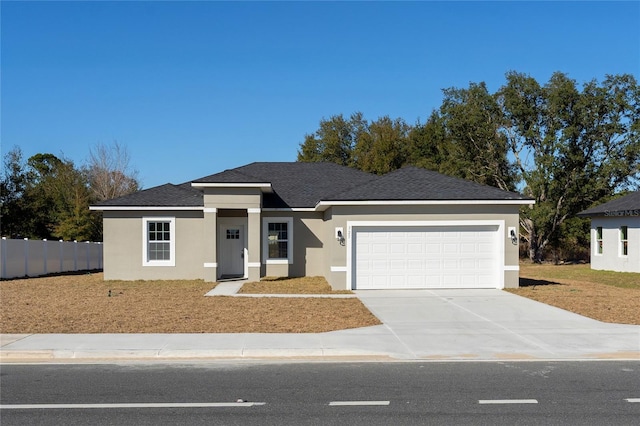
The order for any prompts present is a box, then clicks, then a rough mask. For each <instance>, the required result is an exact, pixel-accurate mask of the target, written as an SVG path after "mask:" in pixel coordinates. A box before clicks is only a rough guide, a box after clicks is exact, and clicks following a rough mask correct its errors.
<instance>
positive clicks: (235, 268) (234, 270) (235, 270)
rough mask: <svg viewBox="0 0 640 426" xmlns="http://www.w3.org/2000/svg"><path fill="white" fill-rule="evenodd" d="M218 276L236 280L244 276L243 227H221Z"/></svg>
mask: <svg viewBox="0 0 640 426" xmlns="http://www.w3.org/2000/svg"><path fill="white" fill-rule="evenodd" d="M221 231H222V235H221V237H222V238H221V240H222V241H221V244H220V254H219V258H220V276H221V277H222V278H238V277H242V276H244V226H242V225H224V226H222V227H221Z"/></svg>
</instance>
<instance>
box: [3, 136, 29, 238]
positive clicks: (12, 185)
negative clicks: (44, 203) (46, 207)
mask: <svg viewBox="0 0 640 426" xmlns="http://www.w3.org/2000/svg"><path fill="white" fill-rule="evenodd" d="M2 165H3V167H2V177H1V179H0V203H1V204H0V225H1V226H2V235H4V236H8V237H10V238H17V237H21V236H24V235H25V232H24V222H25V219H26V217H27V214H28V211H27V209H25V206H24V203H23V199H22V197H23V195H24V192H25V190H26V185H27V173H26V165H25V163H24V160H23V154H22V150H21V149H20V147H17V146H16V147H14V148H13V149H11V150H10V151H8V152H7V153H6V154H5V156H4V159H3V164H2Z"/></svg>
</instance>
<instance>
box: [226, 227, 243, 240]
mask: <svg viewBox="0 0 640 426" xmlns="http://www.w3.org/2000/svg"><path fill="white" fill-rule="evenodd" d="M239 239H240V230H239V229H227V240H239Z"/></svg>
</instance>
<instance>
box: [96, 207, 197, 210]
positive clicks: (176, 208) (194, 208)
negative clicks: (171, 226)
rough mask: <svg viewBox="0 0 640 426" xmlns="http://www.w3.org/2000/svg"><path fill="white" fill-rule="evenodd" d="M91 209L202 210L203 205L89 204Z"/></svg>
mask: <svg viewBox="0 0 640 426" xmlns="http://www.w3.org/2000/svg"><path fill="white" fill-rule="evenodd" d="M89 210H93V211H159V210H160V211H169V210H174V211H175V210H181V211H189V210H190V211H202V210H204V207H203V206H89Z"/></svg>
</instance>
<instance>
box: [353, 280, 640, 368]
mask: <svg viewBox="0 0 640 426" xmlns="http://www.w3.org/2000/svg"><path fill="white" fill-rule="evenodd" d="M355 293H356V295H357V297H358V298H359V299H360V300H361V301H362V302H363V303H364V304H365V306H367V308H369V310H370V311H371V312H372V313H373V314H374V315H376V316H377V317H378V318H379V319H380V320H381V321H382V322H383V323H384V326H385V327H387V328H388V329H389V331H390V332H391V333H392V334H393V335H394V336H395V338H396V339H397V344H398V347H399V348H402V351H403V352H404V351H406V352H407V353H408V354H409V356H410V357H411V358H414V359H514V358H515V359H590V358H593V359H595V358H598V359H603V358H604V359H607V358H611V359H640V326H637V325H620V324H608V323H603V322H600V321H596V320H593V319H590V318H586V317H583V316H581V315H577V314H574V313H571V312H568V311H565V310H563V309H559V308H555V307H552V306H549V305H545V304H543V303H539V302H536V301H533V300H530V299H526V298H523V297H520V296H516V295H514V294H511V293H508V292H505V291H502V290H489V289H487V290H364V291H363V290H359V291H356V292H355Z"/></svg>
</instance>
